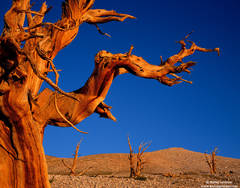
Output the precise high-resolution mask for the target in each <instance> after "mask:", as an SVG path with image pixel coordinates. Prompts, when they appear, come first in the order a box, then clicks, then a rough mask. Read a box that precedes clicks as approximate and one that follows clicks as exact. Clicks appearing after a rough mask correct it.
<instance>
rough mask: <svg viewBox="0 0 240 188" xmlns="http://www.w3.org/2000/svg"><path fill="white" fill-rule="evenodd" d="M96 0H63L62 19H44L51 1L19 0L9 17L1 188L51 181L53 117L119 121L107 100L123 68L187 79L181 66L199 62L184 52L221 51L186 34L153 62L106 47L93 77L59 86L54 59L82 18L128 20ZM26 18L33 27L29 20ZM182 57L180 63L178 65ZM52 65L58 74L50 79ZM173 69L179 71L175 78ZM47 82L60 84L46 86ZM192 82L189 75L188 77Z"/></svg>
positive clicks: (1, 47) (0, 94) (0, 65)
mask: <svg viewBox="0 0 240 188" xmlns="http://www.w3.org/2000/svg"><path fill="white" fill-rule="evenodd" d="M93 3H94V0H65V2H64V3H63V6H62V18H61V20H59V21H57V22H56V23H49V22H43V18H44V16H45V14H46V13H47V12H48V11H49V9H48V8H47V5H46V3H43V4H42V7H41V8H40V10H39V11H33V10H31V8H32V7H31V6H30V0H14V1H13V3H12V7H11V8H10V9H9V11H8V12H7V13H6V14H5V16H4V21H5V26H4V29H3V32H2V34H1V36H0V133H1V134H0V173H1V174H4V177H3V176H0V187H41V188H42V187H50V185H49V181H48V177H47V167H46V160H45V156H44V150H43V147H42V139H43V134H44V129H45V127H46V126H47V125H48V124H51V125H55V126H61V127H69V126H72V127H74V128H75V129H77V128H76V127H75V126H74V125H75V124H77V123H79V122H81V121H82V120H83V119H85V118H86V117H88V116H89V115H91V114H92V113H94V112H95V113H98V114H99V115H100V117H105V118H109V119H112V120H114V121H115V120H116V119H115V117H114V116H113V115H112V114H111V112H110V109H111V107H110V106H108V105H106V104H105V103H104V99H105V97H106V95H107V92H108V90H109V88H110V86H111V84H112V81H113V79H114V78H115V77H116V76H117V75H121V74H124V73H132V74H134V75H136V76H140V77H144V78H151V79H156V80H158V81H160V82H161V83H163V84H166V85H169V86H172V85H174V84H178V83H180V81H186V80H184V79H182V78H181V77H179V76H177V75H176V73H180V72H184V71H185V72H190V71H189V70H188V68H189V67H190V66H193V65H194V64H195V63H194V62H188V63H182V59H183V58H184V57H186V56H189V55H191V54H193V53H194V52H195V51H196V50H197V51H203V52H210V51H217V52H219V49H218V48H215V49H212V50H211V49H205V48H200V47H198V46H197V45H196V44H195V43H193V42H192V46H191V47H190V49H187V48H186V45H185V42H184V40H185V39H184V40H181V41H180V42H179V43H180V44H181V46H182V47H181V50H180V52H179V53H178V54H176V55H174V56H172V57H170V58H168V59H167V60H166V61H164V62H162V63H161V65H159V66H156V65H151V64H148V63H147V62H146V61H145V60H144V59H143V58H141V57H137V56H135V55H132V54H131V52H132V48H131V49H130V51H129V52H128V53H124V54H111V53H109V52H106V51H100V52H99V53H98V54H97V55H96V57H95V68H94V70H93V73H92V75H91V76H90V78H89V79H88V81H87V83H86V84H85V85H84V86H83V87H82V88H80V89H78V90H76V91H73V92H70V93H66V92H64V91H62V90H61V89H60V88H59V87H58V77H59V75H58V72H57V70H56V68H55V66H54V63H53V59H54V58H55V56H56V55H57V54H58V52H59V51H60V50H61V49H63V48H64V47H65V46H67V45H68V44H70V43H71V42H72V40H73V39H74V38H75V37H76V35H77V34H78V28H79V26H80V25H81V24H82V23H83V22H86V23H89V24H94V25H96V27H97V29H98V31H99V32H100V33H101V34H105V33H103V32H101V30H100V29H99V27H98V26H97V24H99V23H106V22H110V21H124V20H125V19H126V18H131V19H133V18H134V17H133V16H130V15H127V14H119V13H116V12H115V11H112V10H111V11H107V10H103V9H91V7H92V5H93ZM25 17H26V19H27V23H28V26H26V27H25V25H24V23H25ZM177 62H180V65H179V66H175V64H176V63H177ZM51 71H53V72H54V73H55V75H56V80H55V82H53V81H52V80H50V79H49V78H47V74H48V73H49V72H51ZM167 75H171V76H174V77H175V78H169V77H167ZM43 81H46V82H47V83H48V84H49V85H50V86H51V87H52V88H53V89H54V90H55V91H51V90H50V89H45V90H43V91H42V92H41V93H39V89H40V87H41V85H42V82H43ZM187 82H188V81H187Z"/></svg>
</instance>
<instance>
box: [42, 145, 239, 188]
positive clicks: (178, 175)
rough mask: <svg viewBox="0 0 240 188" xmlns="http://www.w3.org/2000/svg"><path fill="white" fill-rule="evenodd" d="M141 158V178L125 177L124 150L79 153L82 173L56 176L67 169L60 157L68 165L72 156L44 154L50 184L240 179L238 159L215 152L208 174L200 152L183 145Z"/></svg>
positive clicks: (150, 184) (159, 183)
mask: <svg viewBox="0 0 240 188" xmlns="http://www.w3.org/2000/svg"><path fill="white" fill-rule="evenodd" d="M144 159H145V161H146V164H145V165H144V170H143V175H144V176H146V177H148V178H147V180H146V181H144V182H143V181H137V180H131V179H128V178H127V177H128V176H129V161H128V154H123V153H120V154H98V155H89V156H83V157H80V158H79V159H78V164H77V171H79V172H80V171H82V170H84V169H86V168H90V169H89V170H88V171H87V172H86V173H85V176H84V177H69V176H58V175H67V174H68V173H69V170H68V169H67V168H66V167H65V166H64V165H63V163H62V160H64V161H65V162H66V163H67V164H69V165H71V164H72V159H69V158H67V159H66V158H65V159H63V158H56V157H51V156H47V162H48V168H49V174H50V178H53V176H54V178H55V180H54V181H53V187H64V186H65V187H94V186H96V187H111V186H113V185H116V187H199V186H200V185H206V182H207V181H217V182H215V183H218V184H219V183H220V184H221V183H222V182H224V181H225V182H226V181H227V183H228V185H229V186H230V185H231V186H233V187H234V188H236V186H237V185H239V183H240V159H233V158H227V157H221V156H217V157H216V161H217V172H218V173H217V175H214V176H212V175H210V174H209V167H208V165H207V163H206V161H205V157H204V154H203V153H199V152H193V151H189V150H185V149H183V148H170V149H165V150H160V151H154V152H146V153H145V155H144ZM69 178H70V179H69ZM116 178H117V179H116ZM115 181H116V182H117V183H116V182H115ZM84 182H85V183H84ZM104 182H105V183H104ZM110 182H111V183H110ZM59 183H60V184H59ZM109 183H110V184H109ZM93 185H94V186H93ZM98 185H99V186H98ZM225 186H226V185H225ZM113 187H114V186H113Z"/></svg>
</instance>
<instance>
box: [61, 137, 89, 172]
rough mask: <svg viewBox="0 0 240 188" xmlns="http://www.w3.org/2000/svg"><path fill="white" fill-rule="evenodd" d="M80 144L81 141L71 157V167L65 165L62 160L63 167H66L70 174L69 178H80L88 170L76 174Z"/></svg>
mask: <svg viewBox="0 0 240 188" xmlns="http://www.w3.org/2000/svg"><path fill="white" fill-rule="evenodd" d="M81 143H82V139H81V140H80V142H79V143H78V144H77V146H76V149H75V153H74V155H73V156H74V158H73V163H72V166H69V165H68V164H67V163H65V161H64V160H62V162H63V164H64V166H65V167H67V168H68V169H69V170H70V173H69V175H70V176H81V175H83V174H84V173H85V172H86V171H87V170H88V169H89V168H90V167H89V168H86V169H85V170H83V171H81V172H78V173H77V172H76V168H77V161H78V151H79V147H80V144H81Z"/></svg>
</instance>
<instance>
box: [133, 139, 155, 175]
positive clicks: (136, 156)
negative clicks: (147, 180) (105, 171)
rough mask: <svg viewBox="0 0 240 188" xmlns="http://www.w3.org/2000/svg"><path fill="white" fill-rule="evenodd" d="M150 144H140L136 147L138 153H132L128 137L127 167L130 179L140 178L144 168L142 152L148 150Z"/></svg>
mask: <svg viewBox="0 0 240 188" xmlns="http://www.w3.org/2000/svg"><path fill="white" fill-rule="evenodd" d="M150 145H151V143H141V144H140V145H139V147H138V153H134V150H133V148H132V145H131V142H130V139H129V137H128V146H129V156H128V160H129V167H130V178H139V177H141V172H142V170H143V168H144V164H145V161H144V159H143V154H144V152H145V151H146V150H147V149H148V147H149V146H150Z"/></svg>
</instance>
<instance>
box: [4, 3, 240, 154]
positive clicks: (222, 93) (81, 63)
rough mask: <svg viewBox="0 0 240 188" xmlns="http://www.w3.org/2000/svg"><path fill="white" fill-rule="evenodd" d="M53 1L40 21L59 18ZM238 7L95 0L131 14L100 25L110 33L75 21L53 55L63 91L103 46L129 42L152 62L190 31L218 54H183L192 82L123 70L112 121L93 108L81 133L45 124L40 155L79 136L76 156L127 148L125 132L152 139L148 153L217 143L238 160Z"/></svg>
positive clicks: (83, 76) (80, 78)
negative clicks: (167, 82) (164, 81)
mask: <svg viewBox="0 0 240 188" xmlns="http://www.w3.org/2000/svg"><path fill="white" fill-rule="evenodd" d="M38 2H42V1H38ZM60 2H61V1H58V0H49V1H48V5H52V6H53V9H52V10H51V12H50V13H49V15H48V17H46V21H56V20H57V19H58V18H60V15H61V12H60V11H61V9H60V5H61V3H60ZM37 4H38V3H37ZM37 4H36V6H35V7H36V8H37ZM10 5H11V3H10V0H9V3H8V2H7V1H4V2H2V3H1V7H0V10H1V26H2V25H3V22H2V20H3V15H4V13H5V12H6V11H7V9H8V8H9V6H10ZM239 7H240V6H239V1H238V0H228V1H219V0H201V1H192V0H191V1H190V0H183V1H179V0H168V1H157V0H148V1H143V0H121V1H112V0H96V2H95V6H94V8H105V9H108V10H111V9H114V10H116V11H118V12H122V13H128V14H132V15H134V16H136V17H137V19H136V20H127V21H125V22H123V23H119V22H114V23H107V24H104V25H100V27H101V29H102V30H103V31H104V32H107V33H109V34H111V35H112V38H107V37H105V36H102V35H100V34H99V33H98V32H97V31H96V29H95V27H93V26H91V25H87V24H83V25H81V27H80V31H79V35H78V36H77V38H76V39H75V40H74V42H73V43H71V44H70V45H69V46H68V47H67V48H65V49H64V50H62V51H61V52H60V53H59V55H58V56H57V57H56V58H55V61H54V62H55V64H56V66H57V68H58V69H62V70H63V71H62V72H61V75H60V76H61V78H60V86H61V88H62V89H63V90H65V91H72V90H75V89H77V88H80V87H81V86H82V85H83V84H84V82H85V81H86V80H87V78H88V77H89V76H90V74H91V72H92V70H93V68H94V56H95V54H96V53H97V52H98V51H99V50H102V49H105V50H108V51H110V52H112V53H118V52H120V53H124V52H126V51H128V50H129V47H130V45H131V44H133V45H134V47H135V48H134V51H133V53H134V54H135V55H138V56H142V57H143V58H144V59H145V60H147V61H148V62H149V63H152V64H159V63H160V58H159V57H160V56H163V58H164V59H166V58H167V57H169V56H171V55H173V54H175V53H176V52H178V50H179V45H177V44H176V43H175V41H177V40H180V39H182V38H183V37H184V36H185V35H186V34H187V33H189V32H190V31H192V30H194V31H195V32H194V33H193V34H192V35H191V38H190V39H191V40H193V41H195V42H196V43H197V44H198V45H200V46H202V47H206V48H215V47H220V48H221V56H220V57H218V56H217V54H216V53H209V54H207V53H196V54H195V55H193V56H192V57H191V58H187V59H186V60H190V59H191V60H193V61H197V62H199V63H198V64H197V65H196V66H195V67H194V71H193V72H192V74H191V75H186V76H185V78H186V79H189V80H192V81H193V85H189V84H186V83H182V84H179V85H176V86H173V87H167V86H164V85H161V84H160V83H159V82H157V81H156V80H146V79H142V78H138V77H135V76H133V75H130V74H129V75H122V76H119V77H117V78H116V80H114V82H113V84H112V87H111V89H110V91H109V94H108V96H107V98H106V100H105V102H106V103H107V104H109V105H112V106H113V109H112V113H113V114H114V115H115V116H116V118H117V120H118V121H117V122H116V123H115V122H113V121H111V120H106V119H100V118H99V117H98V115H97V114H93V115H92V116H90V117H88V118H87V119H85V120H84V121H82V122H81V123H80V124H79V125H78V128H79V129H81V130H83V131H88V132H89V134H88V135H82V134H80V133H78V132H76V131H75V130H74V129H72V128H57V127H51V126H49V127H48V128H47V129H46V133H45V138H44V148H45V152H46V154H48V155H54V156H59V157H72V153H73V150H74V149H75V146H76V144H77V142H78V141H79V140H80V139H81V138H84V140H83V142H82V145H81V147H80V153H81V155H89V154H98V153H127V152H128V144H127V135H130V136H131V139H132V141H133V142H134V144H135V145H138V144H139V143H140V142H141V141H152V145H151V146H150V148H149V150H148V151H155V150H160V149H165V148H169V147H183V148H185V149H189V150H193V151H198V152H205V151H211V150H212V149H213V148H214V147H218V148H219V155H222V156H228V157H234V158H240V142H239V137H240V120H239V113H240V99H239V93H240V85H239V81H240V79H239V76H238V74H239V70H240V61H239V50H240V48H239V44H240V36H239V33H240V24H239V20H240V13H239V10H238V9H239ZM44 86H45V87H46V86H47V85H44ZM47 87H48V86H47Z"/></svg>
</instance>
